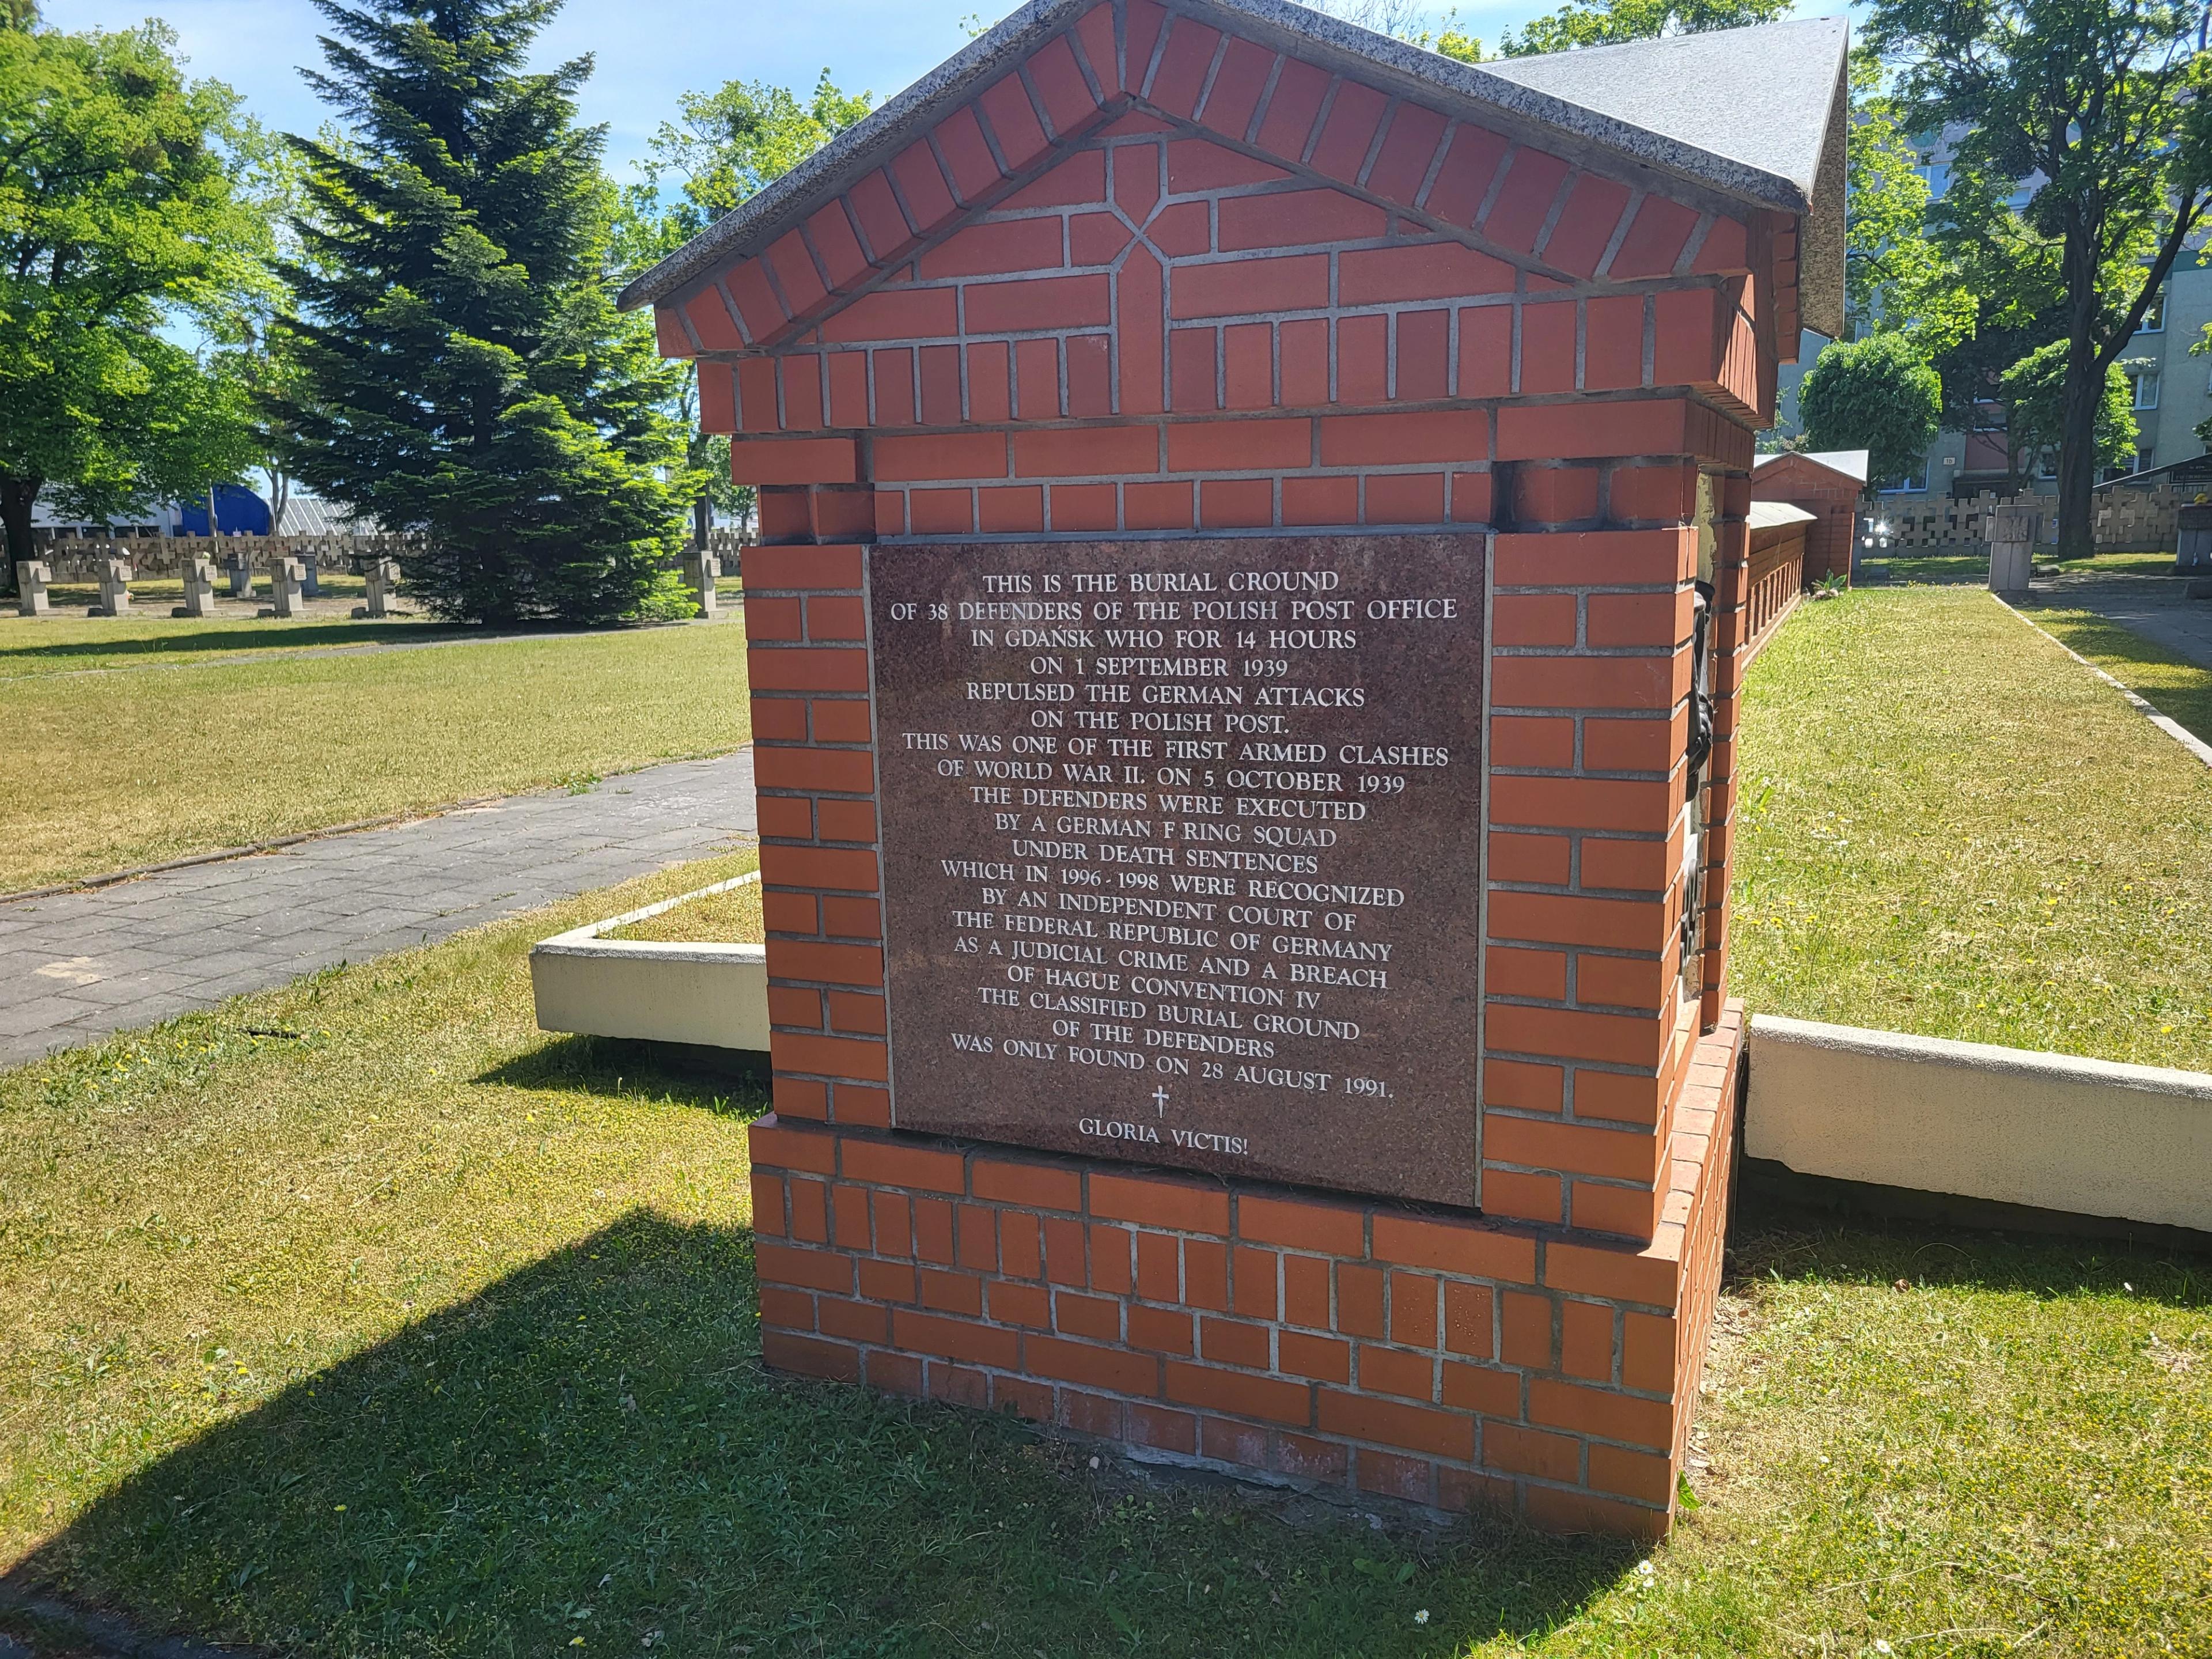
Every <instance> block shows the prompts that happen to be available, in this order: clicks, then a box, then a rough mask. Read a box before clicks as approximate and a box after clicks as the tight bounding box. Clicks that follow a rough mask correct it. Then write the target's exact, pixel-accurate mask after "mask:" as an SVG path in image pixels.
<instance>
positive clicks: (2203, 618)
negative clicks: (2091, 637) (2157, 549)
mask: <svg viewBox="0 0 2212 1659" xmlns="http://www.w3.org/2000/svg"><path fill="white" fill-rule="evenodd" d="M2189 584H2190V578H2188V577H2186V576H2107V577H2104V578H2101V579H2100V578H2097V577H2093V576H2090V575H2087V574H2084V575H2081V576H2061V577H2059V578H2057V580H2052V581H2039V582H2038V583H2036V585H2035V589H2034V596H2033V597H2034V600H2035V603H2037V604H2039V605H2063V606H2069V607H2072V608H2075V609H2078V610H2082V611H2093V612H2094V613H2095V614H2096V615H2098V616H2100V617H2103V618H2104V619H2105V620H2106V622H2109V623H2118V624H2119V626H2121V627H2122V628H2125V629H2130V630H2131V631H2133V632H2135V633H2136V634H2140V635H2142V637H2143V638H2145V639H2147V640H2148V641H2151V642H2152V643H2153V644H2154V645H2162V646H2164V647H2166V649H2167V650H2169V651H2171V652H2172V653H2175V654H2176V655H2177V656H2181V657H2185V658H2187V659H2189V660H2190V661H2191V662H2193V663H2195V664H2197V666H2199V667H2200V668H2212V599H2191V598H2190V597H2189Z"/></svg>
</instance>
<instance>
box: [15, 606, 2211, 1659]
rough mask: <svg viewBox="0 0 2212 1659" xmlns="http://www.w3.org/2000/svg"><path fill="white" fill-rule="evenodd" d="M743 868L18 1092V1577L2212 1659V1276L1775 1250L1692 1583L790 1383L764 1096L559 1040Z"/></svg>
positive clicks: (292, 997) (643, 1624)
mask: <svg viewBox="0 0 2212 1659" xmlns="http://www.w3.org/2000/svg"><path fill="white" fill-rule="evenodd" d="M1827 608H1828V607H1825V606H1824V607H1822V609H1823V610H1826V609H1827ZM2015 625H2016V624H2015ZM742 867H743V860H742V859H741V858H740V857H736V856H733V857H731V858H728V859H724V860H711V861H708V862H706V863H703V864H695V865H690V866H684V868H681V869H678V870H674V871H670V872H663V873H660V874H659V875H656V876H654V877H652V878H647V879H646V880H643V881H640V882H635V883H632V884H629V885H628V886H626V887H624V888H622V889H619V890H616V891H614V892H612V893H609V894H603V895H599V896H597V897H596V898H593V899H587V900H581V901H578V902H574V903H572V904H569V905H567V906H564V907H562V908H557V909H556V910H551V911H547V912H544V913H541V914H540V915H537V916H535V917H532V918H531V919H529V920H528V921H524V922H520V923H513V924H508V925H506V926H503V927H500V928H497V929H495V930H487V931H486V932H483V933H477V934H471V935H465V936H463V937H461V938H459V939H455V940H452V941H449V942H447V944H444V945H438V946H435V947H432V948H430V949H428V950H424V951H417V952H413V953H410V954H407V955H403V956H397V957H386V958H384V959H382V960H380V961H379V962H375V963H369V964H366V965H364V966H362V967H357V968H351V969H341V970H337V971H335V972H332V973H329V974H325V975H319V976H317V977H315V978H313V979H310V980H307V981H302V982H301V983H300V984H299V985H297V986H295V987H290V988H289V989H286V990H283V991H279V992H275V993H271V994H266V995H264V996H260V997H257V998H253V999H250V1000H246V1001H243V1002H241V1003H237V1004H234V1005H232V1006H229V1007H228V1008H226V1009H224V1010H223V1011H222V1012H218V1013H216V1014H211V1015H207V1016H202V1017H197V1018H191V1019H187V1020H185V1021H181V1022H179V1023H178V1024H174V1025H171V1026H166V1027H162V1028H161V1029H159V1030H155V1031H152V1032H149V1033H146V1034H143V1035H141V1036H137V1037H133V1038H128V1039H123V1040H118V1041H117V1042H113V1043H111V1044H108V1045H106V1047H103V1048H94V1049H86V1050H81V1051H77V1052H76V1053H73V1054H68V1055H65V1056H63V1057H60V1058H58V1059H55V1060H48V1061H46V1062H42V1063H40V1064H38V1065H34V1066H27V1067H23V1068H21V1069H19V1070H17V1071H15V1072H13V1073H0V1328H6V1329H9V1330H11V1331H13V1332H15V1333H16V1334H15V1338H14V1339H13V1340H11V1341H10V1342H9V1343H8V1344H6V1345H5V1346H0V1568H5V1567H8V1566H10V1565H15V1566H22V1567H25V1568H26V1569H27V1573H28V1575H29V1576H31V1577H40V1578H46V1579H50V1580H52V1581H53V1582H55V1583H58V1584H59V1585H60V1586H62V1587H64V1589H67V1590H68V1591H69V1592H70V1594H72V1595H75V1596H76V1597H78V1598H80V1599H82V1601H86V1602H89V1603H93V1604H96V1605H100V1606H104V1607H110V1608H113V1609H116V1610H118V1611H121V1612H124V1613H127V1614H129V1615H130V1616H131V1617H132V1618H133V1619H135V1620H138V1621H139V1622H140V1623H141V1624H142V1625H143V1626H149V1627H155V1628H160V1629H172V1630H178V1631H182V1632H190V1633H192V1634H195V1635H197V1636H199V1637H202V1638H225V1639H231V1640H239V1641H249V1642H255V1643H258V1644H265V1645H268V1646H270V1647H275V1648H279V1649H282V1650H284V1651H287V1652H297V1653H301V1654H307V1655H314V1656H324V1655H346V1656H353V1655H372V1654H374V1655H383V1654H393V1655H399V1654H404V1655H444V1654H451V1655H456V1656H478V1655H507V1654H510V1653H513V1654H520V1653H530V1654H552V1653H562V1652H572V1651H579V1650H580V1651H584V1652H587V1653H589V1652H618V1653H635V1652H641V1651H650V1652H652V1653H654V1654H656V1655H657V1654H660V1653H670V1654H679V1655H695V1654H696V1655H710V1654H713V1655H733V1654H738V1653H740V1652H744V1651H747V1650H750V1651H752V1652H755V1653H760V1654H767V1653H776V1654H783V1653H818V1654H838V1655H852V1656H859V1655H890V1654H897V1655H921V1654H952V1653H994V1654H995V1653H1002V1654H1006V1655H1009V1656H1020V1659H1027V1656H1031V1655H1034V1654H1040V1653H1041V1654H1044V1655H1047V1656H1048V1659H1060V1656H1071V1659H1074V1656H1091V1655H1097V1654H1105V1653H1114V1652H1143V1653H1147V1654H1189V1655H1208V1656H1211V1655H1220V1654H1232V1653H1233V1654H1265V1655H1269V1656H1275V1655H1304V1654H1310V1655H1316V1656H1335V1655H1344V1654H1355V1653H1356V1654H1367V1655H1448V1654H1483V1655H1506V1654H1518V1653H1529V1654H1541V1655H1547V1656H1552V1655H1557V1656H1571V1655H1593V1656H1611V1659H1629V1656H1637V1659H1641V1656H1646V1655H1650V1654H1655V1653H1666V1654H1680V1655H1699V1656H1704V1655H1717V1654H1743V1655H1754V1656H1766V1655H1773V1656H1784V1655H1797V1654H1802V1653H1829V1654H1857V1653H1863V1652H1867V1651H1871V1650H1873V1647H1872V1644H1873V1643H1874V1642H1875V1641H1876V1640H1878V1639H1879V1640H1883V1641H1887V1642H1888V1643H1889V1644H1891V1650H1893V1651H1894V1652H1899V1653H1947V1654H1971V1655H1996V1654H2000V1653H2009V1652H2014V1651H2017V1650H2023V1649H2024V1650H2031V1651H2034V1652H2038V1653H2045V1654H2061V1655H2069V1656H2072V1655H2079V1656H2084V1659H2087V1656H2091V1655H2098V1656H2103V1655H2112V1654H2120V1653H2130V1654H2136V1653H2140V1654H2150V1653H2160V1652H2173V1653H2191V1652H2193V1653H2202V1652H2204V1651H2206V1650H2208V1647H2212V1602H2208V1601H2207V1599H2206V1597H2205V1594H2204V1590H2205V1580H2204V1574H2205V1571H2206V1566H2207V1564H2208V1561H2212V1398H2208V1382H2207V1379H2208V1378H2212V1310H2208V1297H2207V1295H2206V1289H2207V1285H2206V1279H2205V1277H2204V1274H2203V1268H2202V1264H2199V1265H2198V1266H2197V1267H2196V1268H2194V1269H2192V1268H2190V1267H2186V1266H2184V1265H2180V1264H2178V1263H2175V1262H2172V1261H2161V1260H2158V1259H2154V1258H2153V1257H2150V1256H2147V1255H2130V1254H2129V1253H2127V1252H2124V1251H2112V1250H2100V1249H2096V1248H2094V1247H2085V1246H2080V1245H2075V1244H2070V1243H2069V1244H2048V1243H2046V1244H2033V1245H2015V1244H2006V1243H1999V1242H1996V1241H1993V1240H1990V1239H1985V1238H1979V1237H1973V1236H1969V1235H1963V1234H1960V1235H1953V1234H1945V1233H1939V1232H1933V1231H1929V1232H1911V1231H1899V1232H1878V1233H1856V1234H1848V1235H1835V1234H1812V1233H1805V1232H1802V1231H1791V1230H1790V1229H1789V1228H1788V1227H1786V1226H1784V1225H1778V1224H1776V1223H1773V1222H1771V1221H1769V1222H1766V1223H1764V1224H1758V1225H1753V1227H1752V1228H1751V1229H1750V1230H1749V1231H1748V1233H1747V1237H1745V1239H1744V1241H1743V1243H1742V1245H1741V1249H1740V1250H1739V1253H1738V1256H1737V1261H1736V1269H1735V1277H1734V1280H1733V1282H1732V1284H1731V1286H1730V1288H1729V1292H1728V1296H1727V1300H1726V1304H1725V1311H1724V1316H1723V1335H1722V1338H1721V1344H1720V1347H1719V1349H1718V1351H1717V1359H1716V1365H1715V1370H1714V1373H1713V1377H1712V1383H1711V1388H1710V1389H1709V1391H1708V1395H1707V1397H1706V1399H1705V1402H1704V1422H1705V1425H1706V1426H1705V1438H1704V1445H1705V1453H1704V1455H1705V1459H1706V1460H1707V1466H1706V1467H1704V1468H1700V1469H1699V1472H1698V1474H1697V1476H1696V1480H1697V1486H1698V1488H1699V1493H1700V1500H1701V1501H1700V1507H1699V1508H1698V1509H1697V1510H1695V1511H1694V1512H1692V1513H1691V1514H1689V1515H1687V1516H1686V1518H1685V1520H1684V1522H1683V1523H1682V1524H1681V1526H1680V1528H1678V1529H1677V1532H1676V1534H1675V1537H1674V1541H1672V1542H1670V1543H1669V1544H1668V1545H1667V1546H1666V1547H1663V1548H1662V1549H1661V1550H1659V1551H1658V1552H1657V1553H1656V1554H1655V1555H1653V1556H1652V1557H1651V1558H1650V1568H1649V1570H1648V1571H1647V1570H1645V1569H1644V1567H1643V1566H1642V1565H1640V1564H1639V1563H1638V1559H1637V1557H1636V1555H1635V1554H1634V1553H1632V1551H1630V1550H1629V1549H1628V1548H1626V1547H1624V1546H1621V1545H1619V1544H1615V1543H1611V1542H1606V1541H1595V1540H1580V1541H1559V1540H1551V1539H1545V1538H1541V1537H1537V1536H1534V1535H1533V1534H1525V1533H1520V1532H1516V1531H1513V1530H1510V1529H1508V1528H1503V1527H1500V1526H1498V1525H1495V1524H1492V1523H1486V1522H1477V1523H1474V1525H1472V1526H1470V1527H1468V1528H1462V1529H1461V1530H1459V1531H1456V1532H1454V1533H1451V1534H1443V1535H1441V1536H1419V1535H1395V1534H1383V1533H1378V1532H1376V1531H1373V1530H1371V1529H1370V1528H1368V1527H1366V1526H1365V1525H1364V1524H1362V1523H1360V1522H1358V1521H1357V1520H1356V1519H1344V1520H1333V1521H1332V1522H1330V1523H1329V1524H1327V1525H1324V1526H1321V1527H1317V1528H1316V1527H1291V1526H1289V1525H1286V1524H1285V1522H1284V1521H1283V1520H1282V1519H1281V1518H1279V1516H1278V1515H1277V1513H1276V1512H1275V1511H1274V1510H1273V1509H1272V1508H1271V1507H1269V1506H1266V1505H1255V1504H1250V1503H1249V1502H1247V1501H1245V1500H1243V1499H1241V1498H1236V1497H1233V1496H1231V1495H1228V1494H1226V1493H1224V1492H1219V1491H1217V1490H1212V1489H1194V1488H1190V1487H1187V1486H1170V1487H1158V1486H1149V1485H1139V1484H1137V1483H1135V1482H1134V1481H1133V1480H1131V1479H1130V1478H1129V1477H1128V1476H1127V1475H1126V1474H1123V1473H1121V1472H1120V1471H1119V1470H1118V1469H1117V1468H1116V1467H1115V1466H1114V1465H1113V1464H1111V1463H1109V1464H1107V1465H1106V1466H1105V1467H1103V1468H1099V1469H1097V1470H1093V1469H1092V1468H1090V1467H1089V1462H1088V1459H1087V1458H1086V1457H1085V1456H1083V1455H1080V1454H1079V1453H1074V1452H1071V1451H1070V1450H1068V1449H1066V1448H1065V1447H1062V1446H1059V1445H1055V1444H1054V1443H1049V1442H1046V1441H1042V1440H1041V1439H1040V1438H1039V1437H1037V1436H1036V1435H1035V1434H1034V1433H1033V1432H1031V1431H1030V1430H1028V1429H1026V1428H1025V1427H1024V1426H1023V1425H1020V1424H1018V1423H1016V1422H1013V1421H1012V1420H1010V1419H991V1418H985V1417H981V1416H978V1415H971V1414H967V1413H960V1412H957V1411H955V1410H952V1409H950V1408H945V1407H925V1406H919V1405H915V1404H911V1403H908V1402H902V1401H892V1400H887V1399H882V1398H878V1397H874V1396H872V1395H866V1394H864V1393H862V1392H860V1391H859V1390H856V1389H842V1388H837V1387H833V1386H829V1385H825V1384H817V1383H797V1382H790V1381H786V1380H780V1379H777V1378H775V1377H772V1376H768V1375H766V1374H765V1373H763V1371H762V1370H761V1368H760V1365H759V1345H758V1339H757V1324H756V1322H755V1314H754V1290H753V1281H752V1274H751V1236H750V1214H749V1211H748V1196H747V1187H746V1180H745V1176H746V1169H745V1161H744V1134H743V1125H744V1121H745V1119H746V1118H747V1116H748V1115H750V1114H751V1113H752V1112H754V1111H755V1110H757V1109H758V1108H759V1106H760V1104H761V1096H760V1093H759V1085H758V1084H757V1082H751V1081H745V1080H738V1081H734V1082H732V1081H729V1080H721V1081H717V1080H714V1079H702V1078H700V1077H696V1076H690V1077H687V1076H683V1075H678V1074H671V1073H665V1072H663V1071H660V1070H659V1069H656V1067H655V1066H654V1065H653V1063H652V1062H651V1061H650V1060H646V1059H644V1058H643V1057H641V1054H640V1053H639V1051H637V1050H635V1049H634V1048H627V1047H625V1046H623V1045H617V1044H607V1043H600V1042H592V1040H589V1039H581V1038H573V1037H550V1036H546V1035H544V1034H543V1033H540V1032H538V1030H535V1029H534V1027H533V1026H532V1023H531V1012H530V992H529V981H528V974H527V968H526V959H525V952H526V949H527V946H528V944H529V942H530V941H531V940H532V939H538V938H543V937H544V936H545V935H546V934H548V933H552V932H554V931H556V929H558V928H562V927H570V926H574V925H577V924H579V923H580V922H583V921H587V920H590V919H591V918H592V917H593V916H598V915H607V914H609V913H610V912H611V911H613V910H615V909H617V908H631V907H635V906H636V905H638V904H641V903H643V902H649V901H651V900H653V899H656V898H660V897H665V896H672V895H673V894H676V893H678V892H681V891H684V890H687V889H688V888H690V887H694V886H696V885H699V884H702V881H707V880H713V879H717V878H721V877H724V876H727V875H730V874H733V873H735V872H737V871H738V870H739V869H740V868H742ZM249 1030H256V1031H263V1032H268V1031H283V1032H289V1033H296V1035H295V1036H250V1035H248V1034H247V1033H248V1031H249ZM1900 1279H1901V1280H1903V1281H1905V1286H1906V1287H1905V1288H1904V1289H1897V1288H1893V1285H1895V1284H1896V1282H1897V1281H1899V1280H1900ZM1424 1610H1425V1612H1426V1613H1427V1618H1426V1620H1425V1621H1417V1617H1416V1615H1417V1614H1419V1613H1421V1612H1423V1611H1424ZM9 1627H10V1626H9V1624H8V1621H7V1620H4V1619H0V1629H4V1628H9ZM13 1628H15V1629H17V1630H18V1631H19V1632H20V1631H21V1630H23V1629H24V1628H26V1627H25V1626H22V1625H21V1623H20V1621H19V1622H18V1623H17V1624H16V1625H15V1626H13ZM647 1638H651V1642H650V1646H649V1647H648V1646H647Z"/></svg>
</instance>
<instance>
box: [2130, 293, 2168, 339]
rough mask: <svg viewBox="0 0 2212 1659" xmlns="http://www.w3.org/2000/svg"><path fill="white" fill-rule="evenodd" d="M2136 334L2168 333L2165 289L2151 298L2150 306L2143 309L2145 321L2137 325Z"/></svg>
mask: <svg viewBox="0 0 2212 1659" xmlns="http://www.w3.org/2000/svg"><path fill="white" fill-rule="evenodd" d="M2165 332H2166V290H2165V289H2159V291H2158V292H2157V293H2155V294H2154V295H2151V296H2150V304H2149V305H2148V306H2146V307H2144V308H2143V319H2142V322H2140V323H2138V324H2137V325H2136V333H2138V334H2163V333H2165Z"/></svg>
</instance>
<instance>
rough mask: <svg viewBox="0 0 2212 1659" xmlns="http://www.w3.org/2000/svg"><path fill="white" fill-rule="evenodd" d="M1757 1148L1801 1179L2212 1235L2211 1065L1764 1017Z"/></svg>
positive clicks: (1748, 1122)
mask: <svg viewBox="0 0 2212 1659" xmlns="http://www.w3.org/2000/svg"><path fill="white" fill-rule="evenodd" d="M1743 1146H1744V1155H1745V1156H1746V1157H1747V1158H1763V1159H1767V1160H1770V1161H1771V1162H1772V1163H1774V1164H1779V1165H1782V1166H1784V1168H1786V1169H1788V1170H1793V1171H1795V1172H1796V1173H1797V1174H1799V1175H1805V1176H1823V1177H1826V1178H1829V1179H1832V1180H1837V1181H1844V1182H1861V1183H1865V1184H1867V1185H1869V1186H1876V1187H1884V1188H1906V1189H1911V1190H1916V1191H1920V1192H1931V1193H1944V1194H1956V1195H1958V1196H1960V1197H1964V1198H1969V1199H1978V1200H1988V1201H1990V1202H1993V1203H1998V1204H2006V1205H2019V1206H2027V1207H2029V1208H2032V1209H2036V1210H2045V1211H2063V1212H2069V1213H2071V1214H2075V1215H2082V1216H2093V1217H2098V1218H2107V1219H2117V1220H2124V1221H2134V1222H2144V1223H2148V1224H2150V1225H2155V1226H2162V1227H2179V1228H2187V1229H2189V1230H2191V1231H2197V1232H2212V1183H2208V1182H2206V1180H2205V1175H2204V1172H2205V1171H2206V1170H2208V1169H2212V1075H2207V1074H2205V1073H2201V1072H2180V1071H2168V1070H2165V1069H2163V1068H2160V1067H2156V1066H2118V1065H2114V1064H2113V1063H2112V1062H2111V1061H2109V1060H2081V1059H2078V1058H2075V1056H2073V1055H2070V1054H2040V1053H2036V1052H2032V1051H2030V1050H2027V1049H2022V1048H1996V1047H1994V1046H1992V1045H1990V1044H1988V1043H1980V1042H1948V1041H1945V1040H1944V1039H1942V1038H1938V1037H1921V1036H1903V1035H1901V1034H1899V1033H1898V1032H1894V1031H1865V1030H1857V1029H1855V1028H1853V1027H1850V1026H1844V1025H1820V1024H1814V1023H1812V1022H1810V1021H1808V1020H1796V1019H1782V1018H1776V1017H1774V1016H1772V1015H1769V1014H1761V1015H1759V1016H1758V1017H1757V1018H1754V1019H1753V1021H1752V1023H1751V1086H1750V1091H1749V1095H1748V1098H1747V1103H1746V1106H1745V1115H1744V1142H1743Z"/></svg>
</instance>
